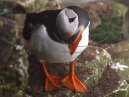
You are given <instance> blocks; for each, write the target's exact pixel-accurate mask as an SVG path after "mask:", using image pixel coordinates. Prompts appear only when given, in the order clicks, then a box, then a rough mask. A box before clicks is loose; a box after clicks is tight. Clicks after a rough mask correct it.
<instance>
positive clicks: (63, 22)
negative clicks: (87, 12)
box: [56, 8, 79, 34]
mask: <svg viewBox="0 0 129 97" xmlns="http://www.w3.org/2000/svg"><path fill="white" fill-rule="evenodd" d="M74 17H75V19H74V20H73V21H72V22H70V21H69V18H74ZM78 24H79V23H78V15H77V14H76V13H75V12H74V11H73V10H71V9H68V8H64V9H63V10H62V11H61V12H60V13H59V14H58V16H57V19H56V26H57V29H58V31H59V32H60V33H63V34H66V33H72V34H74V33H75V32H76V30H77V29H78Z"/></svg>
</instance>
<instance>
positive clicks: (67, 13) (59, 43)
mask: <svg viewBox="0 0 129 97" xmlns="http://www.w3.org/2000/svg"><path fill="white" fill-rule="evenodd" d="M89 25H90V21H89V17H88V14H87V12H86V11H85V10H83V9H82V8H80V7H78V6H68V7H65V8H62V9H57V10H45V11H42V12H39V13H28V14H26V20H25V23H24V28H23V37H24V39H25V40H26V41H28V44H29V48H30V51H31V53H32V54H34V55H35V56H36V57H37V58H38V59H39V60H40V61H41V62H42V70H43V71H44V73H45V76H46V79H45V85H44V86H43V88H44V91H46V92H49V91H53V90H55V89H58V88H61V87H62V86H64V87H67V88H70V89H73V90H75V91H76V92H87V88H86V86H85V85H84V84H83V82H81V81H80V80H79V79H78V77H77V76H76V75H75V72H74V65H75V64H76V62H75V59H76V58H77V57H78V56H79V55H80V54H81V53H82V52H83V51H84V50H85V49H86V48H87V46H88V41H89ZM65 62H66V63H68V64H69V69H70V70H69V73H68V74H67V75H65V76H64V77H62V78H61V77H58V76H56V75H53V74H50V73H49V72H48V70H47V64H48V63H65ZM53 69H54V68H53Z"/></svg>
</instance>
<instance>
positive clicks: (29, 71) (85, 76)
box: [0, 0, 129, 97]
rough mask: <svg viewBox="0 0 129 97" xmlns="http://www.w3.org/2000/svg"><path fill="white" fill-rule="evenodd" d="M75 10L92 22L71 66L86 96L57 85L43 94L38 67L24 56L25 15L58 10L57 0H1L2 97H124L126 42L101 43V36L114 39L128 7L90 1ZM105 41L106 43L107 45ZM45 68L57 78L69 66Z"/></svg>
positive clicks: (128, 93)
mask: <svg viewBox="0 0 129 97" xmlns="http://www.w3.org/2000/svg"><path fill="white" fill-rule="evenodd" d="M43 1H44V2H43ZM111 5H112V6H111ZM79 6H81V7H83V8H84V9H86V10H87V11H88V13H89V16H90V20H91V24H92V26H91V33H90V39H91V40H90V43H89V46H88V48H87V49H86V50H85V51H84V52H83V53H82V54H81V55H80V56H79V57H78V58H77V64H76V65H75V73H76V75H77V76H78V77H79V79H80V80H82V81H83V82H84V83H85V84H86V85H87V88H88V92H87V93H84V94H82V93H76V92H74V91H73V90H70V89H67V88H65V87H62V88H61V89H59V90H56V91H53V92H50V93H46V92H44V91H43V85H44V80H45V76H44V72H43V71H42V67H41V63H39V61H38V59H36V57H35V56H34V55H29V56H28V54H27V51H26V50H27V46H26V41H24V39H23V37H22V29H23V26H24V20H25V13H26V12H39V11H43V10H46V9H57V8H61V4H60V1H58V0H51V1H47V0H17V1H16V0H6V1H4V0H2V1H0V50H1V53H0V64H1V65H0V71H1V72H0V96H1V97H73V96H74V97H129V76H128V74H129V68H128V66H129V59H128V57H129V39H127V40H124V39H123V38H122V39H120V40H119V41H118V40H117V38H115V40H117V42H115V43H113V42H114V41H112V40H113V39H114V38H113V37H112V38H113V39H111V37H109V38H108V39H105V38H104V39H102V38H103V37H104V35H105V34H104V33H107V34H106V35H108V34H109V33H108V32H111V33H112V34H113V35H112V36H117V35H118V34H116V32H117V31H118V30H119V29H122V28H121V27H122V23H123V21H122V20H123V19H124V16H125V14H126V12H127V9H128V8H127V7H126V6H124V5H121V4H118V3H115V2H92V3H88V4H83V5H79ZM109 27H110V28H109ZM114 31H115V33H114ZM118 33H121V32H118ZM98 37H99V40H97V38H98ZM107 40H110V42H109V41H108V44H107ZM101 41H102V42H101ZM47 68H48V70H49V71H50V72H51V73H53V74H56V75H58V76H61V77H63V76H65V75H66V74H67V73H68V71H69V65H68V64H63V63H60V64H48V65H47ZM53 68H54V69H53Z"/></svg>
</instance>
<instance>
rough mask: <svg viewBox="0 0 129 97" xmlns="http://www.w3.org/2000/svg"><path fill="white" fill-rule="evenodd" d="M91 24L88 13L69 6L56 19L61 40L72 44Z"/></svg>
mask: <svg viewBox="0 0 129 97" xmlns="http://www.w3.org/2000/svg"><path fill="white" fill-rule="evenodd" d="M88 24H89V19H88V15H87V13H86V12H85V11H84V10H83V9H81V8H79V7H77V6H69V7H67V8H64V9H62V10H61V12H60V13H59V14H58V16H57V19H56V26H57V29H58V32H59V36H60V39H61V40H62V41H63V42H64V43H68V44H72V43H74V41H75V40H76V38H77V37H78V36H79V35H80V32H82V31H83V30H84V29H85V28H86V27H87V26H88Z"/></svg>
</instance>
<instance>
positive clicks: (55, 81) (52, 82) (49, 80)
mask: <svg viewBox="0 0 129 97" xmlns="http://www.w3.org/2000/svg"><path fill="white" fill-rule="evenodd" d="M43 69H44V72H45V75H46V80H45V86H44V90H45V91H46V92H48V91H52V90H56V89H58V88H60V87H61V80H62V78H60V77H57V76H55V75H51V74H49V73H48V71H47V68H46V64H43Z"/></svg>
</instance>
